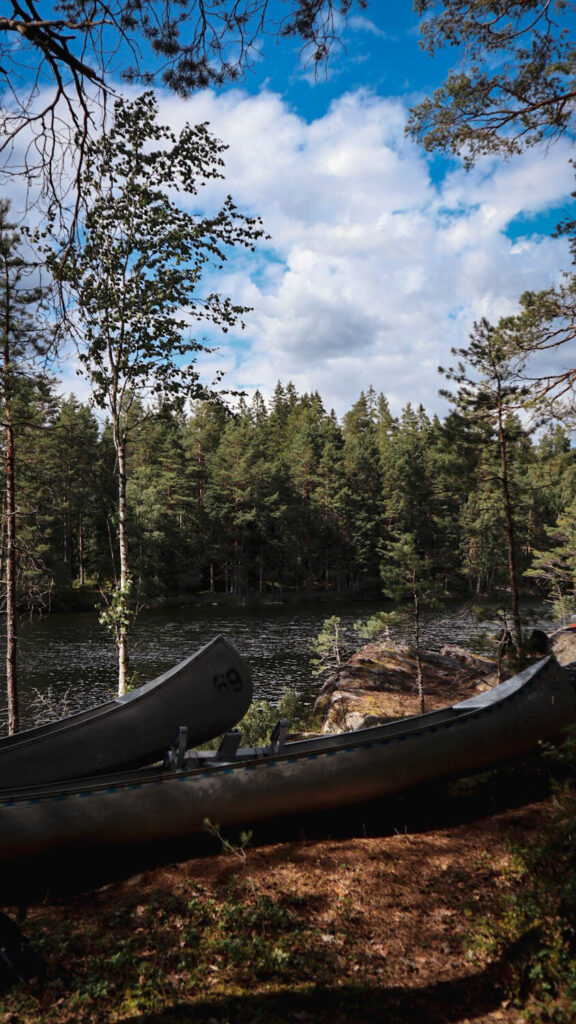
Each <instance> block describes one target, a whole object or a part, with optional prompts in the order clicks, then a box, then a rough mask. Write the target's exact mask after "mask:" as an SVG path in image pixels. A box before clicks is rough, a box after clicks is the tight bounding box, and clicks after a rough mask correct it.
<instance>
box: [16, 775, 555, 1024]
mask: <svg viewBox="0 0 576 1024" xmlns="http://www.w3.org/2000/svg"><path fill="white" fill-rule="evenodd" d="M530 770H531V769H530V766H528V768H523V767H519V768H513V769H509V770H508V771H506V772H505V773H504V774H501V775H493V774H488V775H486V776H485V777H482V778H481V779H480V780H477V781H476V783H475V785H474V790H473V792H472V790H470V792H468V791H467V787H468V786H469V785H471V784H468V783H460V784H459V786H456V787H454V786H452V787H448V788H447V787H440V788H439V787H436V788H434V789H433V790H430V791H429V792H428V793H427V796H426V797H425V799H424V801H423V800H422V799H415V798H404V799H403V800H396V801H392V802H388V803H387V804H386V805H380V808H377V807H375V806H373V807H371V808H365V809H363V810H361V811H357V812H356V813H355V815H353V816H352V817H351V818H350V819H349V820H347V821H343V820H342V818H340V819H337V818H336V817H335V816H334V817H333V818H332V819H330V818H326V819H324V820H321V821H316V822H310V821H309V822H307V823H305V828H306V832H304V829H300V830H299V831H300V835H299V836H296V835H295V834H294V833H293V832H291V831H290V830H288V831H287V832H285V833H284V835H280V836H279V837H278V836H276V835H274V834H269V835H266V834H263V835H260V836H258V835H256V836H255V837H254V840H253V843H252V844H251V845H250V846H248V847H247V848H246V849H245V850H244V851H242V850H240V849H238V848H235V849H232V850H231V851H229V852H225V853H217V854H210V855H208V856H200V857H193V858H192V859H189V860H184V861H182V862H179V863H172V864H167V865H165V866H163V867H156V868H153V869H151V870H147V871H144V872H142V873H141V874H139V875H137V876H133V877H126V878H124V879H120V880H117V881H114V882H112V883H109V884H107V885H105V886H103V887H101V888H100V889H98V890H95V891H91V892H86V893H83V894H76V895H61V896H58V895H57V894H53V896H52V897H50V898H49V899H48V900H46V901H44V902H42V903H40V904H39V905H36V906H33V907H31V908H29V910H28V912H27V916H26V918H25V920H24V923H23V924H22V930H23V932H24V934H25V935H27V937H28V938H29V939H30V940H31V941H32V942H33V943H35V944H36V945H37V946H38V944H39V946H40V948H41V949H42V951H43V953H44V955H45V957H46V961H47V975H46V978H45V980H44V982H43V984H42V985H40V984H37V983H32V984H31V985H26V986H22V985H20V986H18V987H16V988H15V989H13V990H12V992H10V993H8V994H6V995H5V996H4V997H3V998H2V997H0V1022H2V1024H37V1022H38V1024H39V1022H42V1024H44V1022H45V1024H71V1022H72V1021H75V1022H77V1024H88V1022H90V1024H92V1022H94V1024H112V1022H119V1021H127V1022H130V1024H137V1022H138V1024H176V1022H178V1024H257V1022H261V1024H289V1022H290V1024H295V1022H304V1024H306V1022H309V1024H314V1022H316V1024H328V1022H330V1024H344V1022H349V1021H352V1020H353V1021H359V1022H363V1021H366V1022H376V1021H378V1022H380V1021H382V1022H386V1024H411V1022H414V1024H416V1022H420V1021H428V1022H430V1024H448V1022H450V1024H466V1022H474V1024H519V1022H520V1021H522V1020H523V1019H524V1018H523V1017H522V1015H521V1013H520V1011H519V1009H518V1008H516V1007H515V1006H514V1005H513V1004H512V1003H511V1001H510V1000H509V999H508V998H507V988H506V981H507V978H506V972H507V971H508V970H509V966H508V958H507V956H504V957H502V959H501V960H499V959H498V958H496V959H491V958H490V955H489V951H488V950H487V949H486V948H483V946H482V943H481V942H480V943H478V937H479V935H481V921H482V918H483V915H484V914H485V913H486V911H487V910H488V909H489V908H490V906H491V904H492V900H493V898H494V896H495V895H496V894H497V892H498V889H499V887H501V886H503V885H505V884H507V883H506V871H507V868H508V866H509V863H510V857H511V852H510V851H511V848H512V847H513V845H514V844H515V843H520V844H523V843H525V842H526V841H527V840H528V839H529V838H530V836H531V835H535V834H536V833H537V832H538V830H539V829H541V828H542V826H543V825H544V823H545V821H546V819H547V816H548V815H549V813H550V808H551V804H550V800H549V798H546V799H539V800H536V801H535V802H532V803H529V804H525V803H523V801H524V800H525V796H526V780H527V778H528V776H529V774H530ZM526 772H528V775H527V774H526ZM539 780H540V781H539ZM541 781H542V780H541V775H540V773H539V771H536V772H535V774H534V788H535V792H536V793H537V791H538V788H539V786H540V784H541ZM514 805H516V806H514ZM383 811H385V812H386V813H385V815H383V814H382V812H383ZM386 816H387V817H388V820H386ZM390 816H391V817H390ZM462 818H467V819H469V820H466V821H465V822H464V823H462ZM363 819H364V820H363ZM392 820H395V821H396V822H397V827H396V826H393V825H391V821H392ZM454 820H457V821H458V820H460V823H459V824H455V823H454ZM292 828H293V829H295V828H296V826H295V825H293V826H292ZM278 839H279V840H280V841H277V840H278ZM199 908H201V909H199ZM232 908H234V909H232ZM199 913H200V917H198V914H199ZM239 947H241V949H242V953H241V955H240V952H239Z"/></svg>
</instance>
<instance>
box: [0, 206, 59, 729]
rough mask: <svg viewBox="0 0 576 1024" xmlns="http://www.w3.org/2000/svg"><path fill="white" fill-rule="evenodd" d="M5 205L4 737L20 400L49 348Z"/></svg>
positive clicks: (1, 240)
mask: <svg viewBox="0 0 576 1024" xmlns="http://www.w3.org/2000/svg"><path fill="white" fill-rule="evenodd" d="M9 210H10V204H9V202H7V201H5V200H3V201H0V303H1V309H2V364H1V370H0V374H1V376H0V380H1V384H0V387H1V400H2V412H3V430H4V469H5V487H4V494H5V498H4V524H3V525H4V537H5V556H4V560H3V561H4V568H5V573H4V601H5V614H6V687H7V696H8V731H9V732H10V733H14V732H16V731H17V730H18V727H19V706H18V683H17V660H18V629H17V621H18V618H17V593H16V585H17V573H18V549H17V504H16V466H17V443H18V438H17V432H18V430H17V420H16V416H15V412H16V408H15V407H16V405H17V402H18V397H19V395H22V394H23V393H24V392H25V391H26V388H27V387H29V386H32V387H33V386H34V383H35V382H36V381H37V380H38V379H39V378H42V377H43V374H41V373H40V372H39V370H38V359H40V358H43V357H45V356H46V354H47V352H48V349H49V347H50V343H51V341H50V332H49V331H42V328H41V325H40V324H39V322H38V319H37V316H38V310H39V308H40V305H41V303H42V301H43V300H44V298H45V296H46V293H45V291H44V290H43V289H42V288H40V287H38V286H34V285H30V284H29V283H28V281H29V278H30V277H31V275H32V274H33V273H35V268H34V267H33V266H32V265H31V264H30V263H27V261H26V259H25V257H24V255H23V242H22V238H21V236H20V234H19V233H18V232H17V231H16V228H15V225H14V224H11V223H10V221H9V219H8V214H9Z"/></svg>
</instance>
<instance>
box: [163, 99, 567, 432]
mask: <svg viewBox="0 0 576 1024" xmlns="http://www.w3.org/2000/svg"><path fill="white" fill-rule="evenodd" d="M162 113H163V116H165V117H166V116H168V115H170V116H171V117H172V118H173V119H175V120H180V121H182V120H184V119H187V120H200V119H201V120H208V121H210V122H211V125H212V128H213V130H214V132H215V133H216V134H218V135H219V136H220V137H221V138H222V139H224V140H225V141H226V142H227V143H228V144H229V146H230V149H229V152H228V155H227V160H226V168H227V169H226V182H225V184H224V186H223V188H222V189H221V192H222V194H224V192H225V191H230V192H231V193H232V194H233V196H234V198H235V199H236V200H237V202H238V203H239V205H240V206H241V207H244V208H246V209H248V210H250V211H257V212H258V213H260V215H261V216H262V218H263V220H264V223H265V226H266V229H267V230H268V231H269V233H270V234H271V235H272V240H271V242H269V243H266V244H265V246H264V249H262V248H261V251H260V254H259V256H258V257H257V258H256V260H255V261H254V262H253V265H252V268H251V265H250V263H249V261H247V262H246V263H245V264H244V266H239V265H238V262H237V261H235V265H234V273H233V274H232V275H230V277H229V278H227V276H226V274H225V275H224V277H223V279H221V280H220V282H219V287H220V288H222V290H224V291H226V290H228V289H229V288H232V289H233V294H234V295H235V297H239V298H241V299H242V300H243V301H245V302H248V303H249V304H250V305H252V306H254V312H253V313H252V314H250V316H249V320H248V327H247V331H246V334H245V336H244V338H243V346H242V350H241V351H240V353H239V354H238V356H237V359H236V360H235V362H236V368H235V369H234V370H233V371H232V374H233V376H234V380H233V381H230V380H229V383H235V384H236V383H238V384H241V385H243V386H245V387H246V388H247V389H249V390H250V389H253V388H255V387H259V388H260V389H261V390H263V391H264V393H265V394H269V393H271V391H272V390H273V388H274V385H275V383H276V381H277V380H278V379H281V380H282V381H283V382H285V383H286V382H287V381H288V380H289V379H291V380H293V381H294V383H295V384H296V386H297V387H298V388H299V389H300V390H316V389H317V390H318V391H319V392H320V394H321V395H322V397H323V398H324V400H325V404H326V405H327V406H328V407H332V406H334V407H335V408H336V410H337V412H338V413H340V414H341V413H343V412H344V411H345V410H346V409H347V408H349V406H350V405H351V403H352V402H353V401H355V400H356V398H357V396H358V393H359V391H360V390H361V389H362V388H364V389H365V388H367V387H368V386H369V385H370V384H373V385H374V386H375V387H376V389H378V390H382V391H384V392H385V393H386V394H387V395H388V397H389V399H390V401H391V403H392V405H393V407H394V411H396V412H398V411H399V409H400V407H401V406H402V405H404V404H405V403H406V402H408V401H411V402H412V403H414V404H417V403H419V402H422V403H423V404H424V405H425V406H426V408H427V409H428V410H429V411H434V410H436V409H438V410H442V408H443V406H442V402H441V400H440V399H439V398H438V396H437V391H438V387H440V386H442V383H443V382H442V380H441V378H439V377H438V376H437V374H436V367H437V365H438V364H440V363H441V364H444V365H446V363H449V362H450V347H451V346H453V345H454V346H465V345H466V344H467V340H468V334H469V331H470V329H471V327H472V324H473V321H474V320H477V319H479V318H480V317H483V316H486V317H487V318H488V319H490V320H492V321H494V320H496V319H498V317H499V316H501V315H504V314H506V313H509V312H512V311H513V310H514V309H516V307H517V300H518V297H519V295H520V294H521V292H522V291H524V290H526V289H531V288H542V287H547V286H548V285H549V284H551V283H552V282H553V281H555V280H556V279H557V278H558V275H559V271H560V268H561V267H564V268H566V267H567V266H568V265H569V254H568V249H567V245H566V243H565V242H564V241H563V240H557V239H552V238H550V237H548V236H546V235H542V234H538V233H537V220H535V221H534V226H533V228H532V227H531V231H532V233H529V232H528V231H527V230H526V231H525V232H524V236H523V237H522V238H516V239H513V238H509V237H508V236H507V235H506V234H505V231H506V227H507V225H508V224H509V223H510V221H512V220H513V218H514V217H516V216H517V215H518V214H520V213H523V214H525V215H526V214H527V215H537V214H540V213H542V212H543V211H546V209H548V208H549V207H551V206H558V205H559V204H560V203H562V202H564V201H566V200H567V197H568V196H569V194H570V192H571V190H572V188H573V178H572V171H571V168H570V167H569V164H568V155H567V150H566V148H565V147H563V146H562V145H559V146H557V147H556V148H555V149H554V150H551V151H550V152H549V153H548V154H547V155H546V159H545V160H544V159H543V158H542V153H540V152H532V153H528V154H526V155H524V156H523V157H521V158H518V159H517V160H515V161H513V162H511V163H509V164H501V163H495V162H494V161H488V160H486V161H484V162H483V163H481V164H480V165H479V166H478V167H477V168H475V169H474V170H473V171H472V172H470V173H468V174H466V173H465V172H463V171H460V170H452V171H451V172H450V173H448V174H447V176H446V178H445V179H444V180H443V181H442V182H440V183H439V184H435V183H434V182H433V181H432V179H431V176H430V170H429V166H428V163H427V161H426V159H425V158H424V156H423V153H422V151H421V150H419V149H418V148H417V147H416V146H415V145H414V144H412V143H410V142H409V141H407V139H406V138H405V136H404V123H405V116H406V112H405V108H404V106H403V105H402V103H401V102H400V101H399V100H397V99H386V98H382V97H378V96H375V95H372V94H370V93H367V92H364V91H361V92H356V93H352V94H347V95H344V96H342V97H341V98H340V99H338V100H337V101H335V102H334V103H333V104H332V106H331V108H330V109H329V111H328V112H327V113H326V115H325V116H324V117H322V118H319V119H317V120H315V121H312V123H307V122H306V121H305V120H303V119H302V118H300V117H298V116H297V115H296V114H295V113H294V112H293V111H292V110H291V109H290V107H289V106H288V105H287V104H285V103H283V101H282V100H281V98H280V97H279V96H277V95H274V94H272V93H268V92H264V93H261V94H260V95H258V96H252V97H251V96H248V95H246V94H244V93H242V92H235V91H231V92H228V93H227V94H226V95H224V96H219V97H218V96H215V95H214V94H211V93H206V94H203V95H198V96H196V97H194V98H193V99H192V100H190V101H189V102H188V103H186V104H178V103H176V102H175V101H174V100H171V101H170V102H169V103H168V104H166V106H164V108H163V111H162ZM263 252H265V254H266V256H270V260H271V262H269V263H267V262H266V260H265V259H264V258H263ZM256 269H257V272H254V271H255V270H256ZM251 273H252V278H251V279H250V277H249V275H250V274H251ZM247 342H249V344H247ZM222 358H225V354H223V355H222ZM228 358H229V361H230V363H232V362H233V361H234V360H233V358H232V354H231V353H230V355H229V357H228Z"/></svg>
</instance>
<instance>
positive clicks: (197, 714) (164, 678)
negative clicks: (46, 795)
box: [0, 636, 252, 789]
mask: <svg viewBox="0 0 576 1024" xmlns="http://www.w3.org/2000/svg"><path fill="white" fill-rule="evenodd" d="M251 700H252V684H251V679H250V674H249V672H248V669H247V667H246V665H245V664H244V662H243V661H242V659H241V657H240V655H239V654H238V652H237V651H236V650H235V649H234V647H233V646H232V644H230V643H228V641H227V640H225V639H224V638H223V637H220V636H219V637H216V638H215V639H214V640H212V641H211V642H210V643H209V644H206V646H205V647H202V648H201V649H200V650H199V651H197V652H196V654H193V655H192V657H190V658H186V660H185V661H182V662H180V664H179V665H176V667H175V668H172V669H170V671H169V672H165V673H164V674H163V675H161V676H158V678H157V679H154V680H152V681H151V682H149V683H146V684H145V685H144V686H140V687H138V688H137V689H135V690H132V691H131V692H130V693H128V694H126V696H124V697H117V698H116V699H115V700H109V701H107V702H106V703H105V704H100V705H98V706H97V707H94V708H91V709H90V710H88V711H82V712H80V713H79V714H76V715H71V716H70V717H69V718H64V719H61V720H60V721H58V722H54V723H52V724H50V725H44V726H40V727H39V728H37V729H29V730H27V731H25V732H20V733H16V734H15V735H14V736H6V737H4V738H2V739H0V789H11V788H13V787H14V786H35V785H37V784H41V783H45V782H58V781H61V780H63V779H71V778H72V779H73V778H79V777H81V776H85V775H96V774H99V773H102V772H110V771H116V770H117V769H126V768H131V767H137V766H140V765H145V764H151V763H152V762H153V761H155V760H158V759H160V758H162V757H163V756H164V754H165V752H166V746H167V745H169V744H170V741H171V738H172V736H173V735H174V733H175V732H176V731H177V730H178V728H179V726H182V725H184V726H186V727H187V729H188V742H190V743H193V744H199V743H204V742H205V741H206V740H209V739H212V738H213V737H214V736H218V735H220V734H221V733H223V732H225V731H226V730H227V729H230V728H232V726H234V725H235V724H236V723H237V722H239V721H240V719H241V718H242V717H243V715H244V714H245V713H246V711H247V710H248V708H249V706H250V703H251Z"/></svg>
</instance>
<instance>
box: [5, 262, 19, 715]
mask: <svg viewBox="0 0 576 1024" xmlns="http://www.w3.org/2000/svg"><path fill="white" fill-rule="evenodd" d="M3 314H4V315H3V324H2V332H3V335H4V337H3V367H2V372H3V377H4V381H3V383H4V418H5V425H4V429H5V443H6V452H5V459H6V466H5V474H6V475H5V484H6V694H7V698H8V732H9V733H10V735H12V734H13V733H15V732H18V729H19V726H20V711H19V706H18V678H17V661H18V621H17V612H16V484H15V480H14V464H15V453H14V425H13V423H12V410H11V404H10V370H11V352H10V336H11V331H12V323H11V290H10V282H9V275H8V268H7V266H5V267H4V311H3Z"/></svg>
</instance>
